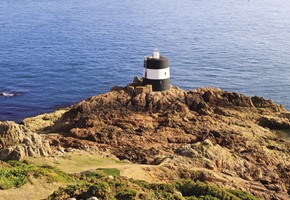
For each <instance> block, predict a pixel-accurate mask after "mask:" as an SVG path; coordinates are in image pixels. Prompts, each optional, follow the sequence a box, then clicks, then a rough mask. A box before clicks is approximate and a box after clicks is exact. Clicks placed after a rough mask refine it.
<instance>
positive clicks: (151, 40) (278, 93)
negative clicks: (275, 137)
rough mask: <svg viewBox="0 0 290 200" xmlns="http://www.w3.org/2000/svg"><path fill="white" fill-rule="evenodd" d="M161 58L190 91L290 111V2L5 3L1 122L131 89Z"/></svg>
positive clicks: (0, 42) (0, 12)
mask: <svg viewBox="0 0 290 200" xmlns="http://www.w3.org/2000/svg"><path fill="white" fill-rule="evenodd" d="M154 48H159V49H160V50H161V53H162V54H163V55H166V56H167V57H168V58H169V61H170V67H171V75H172V78H171V81H172V83H173V84H174V85H176V86H179V87H181V88H182V89H185V90H189V89H194V88H196V87H200V86H213V87H221V88H223V89H225V90H228V91H235V92H240V93H245V94H247V95H250V96H253V95H258V96H263V97H265V98H268V99H273V100H274V101H275V102H277V103H281V104H284V105H285V107H286V108H288V109H290V1H282V0H276V1H273V0H250V1H248V0H240V1H236V0H182V1H180V0H155V1H146V0H134V1H132V0H130V1H129V0H123V1H112V0H85V1H84V0H82V1H81V0H61V1H60V0H21V1H20V0H2V1H1V4H0V82H1V84H0V119H1V120H15V121H21V120H22V119H23V118H25V117H29V116H34V115H36V114H39V113H43V112H49V111H52V110H54V109H55V108H57V107H62V106H67V105H70V104H73V103H76V102H78V101H80V100H83V99H86V98H88V97H90V96H92V95H96V94H100V93H104V92H107V91H108V90H110V88H112V87H113V86H115V85H121V86H122V85H123V86H124V85H126V84H127V83H128V82H130V81H132V79H133V77H134V75H138V76H142V70H143V69H142V67H143V57H144V56H145V55H148V54H151V51H152V50H153V49H154ZM12 94H14V96H9V95H12Z"/></svg>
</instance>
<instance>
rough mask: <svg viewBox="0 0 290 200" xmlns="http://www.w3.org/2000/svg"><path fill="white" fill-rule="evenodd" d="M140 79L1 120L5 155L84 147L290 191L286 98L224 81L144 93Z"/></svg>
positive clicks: (190, 174) (221, 182)
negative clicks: (280, 100) (230, 87)
mask: <svg viewBox="0 0 290 200" xmlns="http://www.w3.org/2000/svg"><path fill="white" fill-rule="evenodd" d="M138 84H139V82H138V80H137V79H135V81H134V82H133V83H132V84H130V85H128V86H126V87H114V88H113V89H112V90H111V91H110V92H108V93H105V94H101V95H98V96H93V97H91V98H89V99H87V100H84V101H82V102H80V103H78V104H75V105H73V106H72V107H70V108H69V109H67V110H63V111H57V113H51V114H46V115H42V116H40V117H35V118H29V119H26V120H24V121H23V122H22V123H21V124H20V125H19V124H16V123H14V122H1V123H0V137H1V140H0V149H1V150H0V158H1V159H2V160H7V159H16V160H19V159H22V158H23V157H25V156H56V155H58V154H60V153H65V152H67V151H71V150H72V149H82V150H84V151H93V152H98V153H101V154H104V155H107V156H112V157H116V158H118V159H120V160H127V161H130V162H132V163H139V164H145V165H147V166H148V168H144V169H145V170H147V175H148V176H151V177H154V179H153V180H158V181H159V182H170V181H173V180H176V179H178V178H189V179H192V180H199V181H202V182H210V183H213V184H215V185H217V186H226V187H229V188H237V189H241V190H244V191H248V192H250V193H252V194H254V195H256V196H259V197H261V198H264V199H288V198H289V194H290V184H289V183H290V154H289V153H290V143H289V142H288V141H287V140H285V139H284V138H281V137H279V136H278V135H277V133H276V131H277V130H288V129H289V130H290V113H289V112H288V111H287V110H285V109H284V107H283V106H282V105H278V104H275V103H273V102H272V101H271V100H265V99H264V98H262V97H256V96H255V97H247V96H245V95H242V94H238V93H234V92H227V91H223V90H221V89H218V88H198V89H194V90H190V91H184V90H182V89H179V88H178V87H172V88H171V89H170V90H168V91H163V92H146V91H145V92H143V93H140V94H136V93H135V91H134V87H136V86H137V85H138ZM152 165H154V166H156V167H155V168H154V170H152V169H151V168H150V167H149V166H152Z"/></svg>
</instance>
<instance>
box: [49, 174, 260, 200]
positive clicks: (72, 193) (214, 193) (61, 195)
mask: <svg viewBox="0 0 290 200" xmlns="http://www.w3.org/2000/svg"><path fill="white" fill-rule="evenodd" d="M107 172H109V173H110V171H106V170H103V169H102V170H100V169H99V170H97V171H94V172H93V171H90V172H84V173H81V174H80V175H79V181H78V183H77V184H76V185H70V186H67V187H65V188H59V189H58V190H57V191H55V192H54V193H53V194H52V195H51V196H50V197H49V199H56V200H58V199H65V198H69V197H75V198H77V199H86V198H89V197H91V196H96V197H98V199H110V200H133V199H148V200H149V199H169V200H220V199H222V200H241V199H244V200H258V199H259V198H257V197H255V196H253V195H251V194H249V193H246V192H242V191H240V190H233V189H227V188H220V187H217V186H214V185H211V184H207V183H203V182H199V181H196V182H195V181H192V180H185V179H183V180H179V181H177V182H174V183H172V184H165V183H163V184H157V183H148V182H145V181H140V180H132V179H126V178H124V177H119V176H115V177H110V176H108V175H109V173H107Z"/></svg>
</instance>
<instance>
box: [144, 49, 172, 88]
mask: <svg viewBox="0 0 290 200" xmlns="http://www.w3.org/2000/svg"><path fill="white" fill-rule="evenodd" d="M143 85H144V86H145V85H152V90H153V91H164V90H168V89H170V87H171V84H170V71H169V66H168V59H167V58H166V57H164V56H160V52H159V50H158V49H155V50H154V51H153V55H151V56H146V57H145V58H144V77H143Z"/></svg>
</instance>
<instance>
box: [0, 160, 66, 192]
mask: <svg viewBox="0 0 290 200" xmlns="http://www.w3.org/2000/svg"><path fill="white" fill-rule="evenodd" d="M0 166H1V168H0V189H9V188H12V187H20V186H22V185H24V184H25V183H27V182H29V181H30V180H31V179H32V178H40V177H44V178H46V180H47V182H68V181H70V180H71V177H70V176H69V175H68V174H66V173H64V172H61V171H59V170H57V169H55V168H53V167H51V166H48V165H43V166H40V165H35V164H29V163H28V162H25V161H23V162H19V161H8V162H1V164H0Z"/></svg>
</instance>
